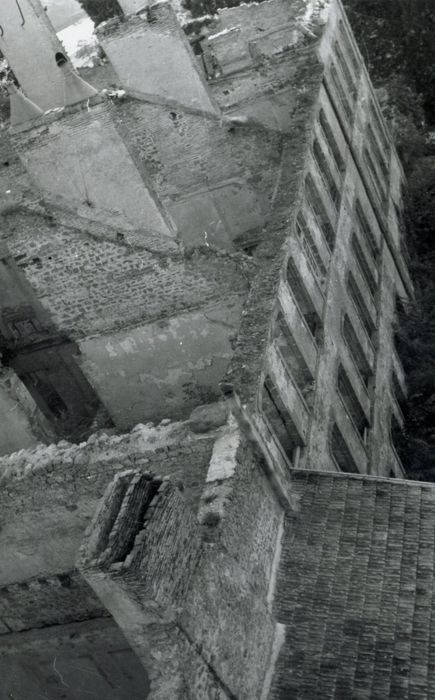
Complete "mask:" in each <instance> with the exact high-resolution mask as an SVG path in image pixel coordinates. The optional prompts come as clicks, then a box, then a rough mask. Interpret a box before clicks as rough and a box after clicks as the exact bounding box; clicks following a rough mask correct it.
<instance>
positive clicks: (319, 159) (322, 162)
mask: <svg viewBox="0 0 435 700" xmlns="http://www.w3.org/2000/svg"><path fill="white" fill-rule="evenodd" d="M313 155H314V160H315V161H316V164H317V167H318V169H319V172H320V175H321V176H322V179H323V181H324V183H325V187H326V190H327V192H328V194H329V196H330V198H331V199H332V203H333V205H334V208H335V209H337V208H338V207H339V206H340V192H339V190H338V187H337V185H336V182H335V180H334V177H333V175H332V172H331V169H330V167H329V163H328V159H327V157H326V156H325V154H324V152H323V150H322V148H321V146H320V143H319V141H318V140H317V139H314V142H313Z"/></svg>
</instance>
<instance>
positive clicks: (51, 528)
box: [0, 424, 216, 585]
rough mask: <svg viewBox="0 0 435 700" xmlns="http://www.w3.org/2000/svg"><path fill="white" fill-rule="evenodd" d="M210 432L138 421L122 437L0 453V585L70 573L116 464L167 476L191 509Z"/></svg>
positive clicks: (211, 436) (203, 470) (206, 459)
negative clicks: (156, 426)
mask: <svg viewBox="0 0 435 700" xmlns="http://www.w3.org/2000/svg"><path fill="white" fill-rule="evenodd" d="M215 437H216V436H215V435H214V434H213V433H210V434H201V435H197V436H195V435H194V434H193V433H190V431H189V430H188V425H186V424H185V425H182V424H175V425H174V426H169V428H165V426H161V428H160V430H159V429H152V428H149V427H145V426H141V427H138V429H137V430H134V431H133V432H132V433H131V434H129V435H125V436H112V437H109V436H105V435H103V436H101V437H99V438H96V437H94V438H90V441H89V442H88V443H84V444H82V445H69V444H68V443H61V444H60V445H59V446H56V445H51V446H49V447H45V446H42V445H41V446H39V447H37V448H35V449H34V450H22V451H21V452H20V453H17V454H14V455H11V456H9V457H4V458H1V459H0V471H1V484H2V486H1V490H0V504H1V506H0V509H1V528H0V547H1V551H2V561H3V566H2V569H1V573H0V585H5V584H9V583H12V582H15V581H23V580H26V579H28V578H34V577H39V576H47V575H52V574H57V573H62V572H64V571H69V570H71V568H72V567H73V565H74V560H75V556H76V553H77V550H78V547H79V545H80V542H81V539H82V537H83V533H84V530H85V528H86V526H87V525H88V523H89V521H90V519H91V517H92V515H93V513H94V510H95V508H96V506H97V503H98V500H99V498H101V496H102V495H103V493H104V490H105V488H106V486H107V484H108V483H109V482H110V480H111V479H112V478H113V476H114V475H115V474H117V473H118V472H120V471H122V470H123V469H126V468H136V469H139V470H144V471H145V470H148V469H153V470H154V472H155V473H156V474H160V475H162V476H165V475H171V476H172V477H173V479H174V480H175V483H179V484H182V488H183V489H184V497H185V499H186V501H187V502H188V503H189V505H190V506H191V507H192V510H193V512H195V510H196V509H197V508H198V503H199V498H200V494H201V491H202V489H203V485H204V483H205V478H206V474H207V469H208V464H209V460H210V456H211V452H212V448H213V443H214V440H215ZM17 550H19V551H21V552H22V553H23V556H22V557H21V558H18V559H17V557H16V552H17Z"/></svg>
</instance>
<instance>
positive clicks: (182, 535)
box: [79, 427, 283, 699]
mask: <svg viewBox="0 0 435 700" xmlns="http://www.w3.org/2000/svg"><path fill="white" fill-rule="evenodd" d="M282 519H283V512H282V509H281V507H280V506H279V504H278V502H277V499H276V494H274V492H273V491H272V490H271V487H270V485H269V483H268V481H267V478H266V476H265V473H264V472H263V468H262V465H261V462H259V461H258V460H257V459H256V458H254V456H253V455H252V453H251V451H250V449H249V447H248V445H247V444H246V442H245V440H244V439H243V438H242V437H241V436H240V434H239V433H238V431H237V430H236V429H235V427H233V428H232V430H230V432H227V433H226V434H222V436H221V438H219V439H218V440H217V441H216V443H215V445H214V450H213V455H212V458H211V462H210V468H209V471H208V477H207V487H206V489H205V491H204V492H203V495H202V499H201V510H200V523H201V525H202V528H201V529H199V528H198V523H197V520H196V517H194V514H193V512H192V511H191V509H190V508H189V506H188V504H187V503H186V502H185V500H184V498H183V497H182V494H181V493H180V492H179V491H178V490H177V489H176V488H175V487H174V486H173V485H172V484H171V483H170V481H165V480H163V482H162V480H161V479H159V478H157V477H153V476H152V475H150V474H149V475H144V474H140V473H138V472H137V471H135V470H129V471H124V472H122V473H121V474H119V475H118V476H117V478H116V479H115V480H114V481H113V482H112V483H111V485H110V486H109V488H108V490H107V491H106V494H105V497H104V499H103V501H102V502H101V504H100V507H99V509H98V511H97V514H96V516H95V518H94V520H93V523H92V525H91V527H90V528H89V529H88V531H87V535H86V538H85V544H84V546H83V547H82V550H81V554H80V558H79V568H80V570H81V571H82V572H83V575H84V576H85V578H86V579H87V581H88V582H89V584H90V585H91V586H92V588H93V589H94V591H95V592H96V594H97V595H98V596H99V597H101V600H102V602H103V603H104V604H105V605H106V607H107V608H108V609H109V611H110V612H111V613H112V615H113V616H114V617H115V619H116V621H117V623H118V624H119V625H120V627H121V628H122V629H123V631H124V633H125V634H126V636H127V638H128V639H129V641H130V643H131V644H132V646H133V648H134V649H135V651H136V653H137V654H138V655H139V657H140V658H141V660H142V663H143V664H144V665H145V667H146V668H147V669H148V668H150V677H151V680H152V683H151V697H152V698H153V699H154V698H155V699H157V698H159V699H160V698H165V697H168V696H169V695H168V693H169V694H170V695H171V697H173V698H178V697H180V698H181V697H184V695H183V694H182V688H183V687H184V685H188V686H189V688H190V693H191V696H192V697H209V696H208V695H207V694H204V692H205V691H204V687H207V688H209V690H208V692H210V688H211V687H213V684H212V685H211V686H210V683H211V681H212V680H214V686H215V692H216V693H218V691H219V692H220V693H221V695H218V697H221V696H222V697H225V698H226V697H239V698H246V699H248V698H249V699H252V698H259V697H260V694H261V688H262V686H263V684H264V682H265V678H266V674H267V670H268V668H269V664H270V656H271V652H272V646H273V642H274V637H275V624H274V621H273V618H272V617H271V614H270V610H269V601H270V600H271V597H272V595H273V585H274V578H275V572H276V565H277V561H278V558H277V554H276V553H277V551H279V541H280V536H281V531H282ZM271 587H272V591H271ZM156 649H157V650H158V652H159V653H158V655H157V654H156ZM202 665H203V666H204V665H205V668H207V669H210V670H211V671H212V676H211V678H210V676H209V675H208V673H207V674H205V675H204V673H203V672H200V670H199V669H200V668H201V666H202ZM151 668H153V670H152V671H151ZM165 693H166V695H165ZM222 693H223V695H222Z"/></svg>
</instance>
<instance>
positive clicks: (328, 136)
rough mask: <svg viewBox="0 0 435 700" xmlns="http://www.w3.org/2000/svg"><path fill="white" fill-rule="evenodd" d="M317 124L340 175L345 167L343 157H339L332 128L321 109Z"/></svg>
mask: <svg viewBox="0 0 435 700" xmlns="http://www.w3.org/2000/svg"><path fill="white" fill-rule="evenodd" d="M319 124H320V128H321V130H322V134H323V137H324V139H325V141H326V143H327V144H328V146H329V150H330V151H331V153H332V155H333V158H334V160H335V164H336V166H337V168H338V170H339V172H340V173H344V171H345V170H346V166H345V163H344V160H343V157H342V155H341V151H340V149H339V147H338V143H337V141H336V139H335V136H334V132H333V131H332V128H331V126H330V124H329V122H328V120H327V118H326V114H325V112H324V111H323V109H321V110H320V112H319Z"/></svg>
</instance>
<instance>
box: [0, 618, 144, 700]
mask: <svg viewBox="0 0 435 700" xmlns="http://www.w3.org/2000/svg"><path fill="white" fill-rule="evenodd" d="M0 674H1V679H2V683H1V687H0V699H1V700H10V699H11V698H12V697H13V698H23V697H25V698H26V700H27V698H28V699H29V700H30V698H32V700H33V698H35V700H36V699H37V698H47V697H49V698H56V699H57V698H62V699H63V700H76V699H77V698H86V697H90V698H92V697H94V698H104V700H144V698H146V697H147V694H148V690H149V682H148V678H147V676H146V673H145V671H144V670H143V668H142V667H141V665H140V663H139V660H138V659H137V657H136V656H135V654H134V653H133V651H132V650H131V648H130V646H129V644H128V642H127V640H126V639H125V637H124V636H123V634H122V632H121V630H120V629H119V628H118V627H117V626H116V625H115V624H114V622H113V620H111V619H110V618H100V619H98V620H88V621H85V622H79V623H72V624H66V625H54V626H50V627H46V628H45V629H41V630H31V631H29V632H19V633H17V634H8V635H7V636H6V637H0Z"/></svg>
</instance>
